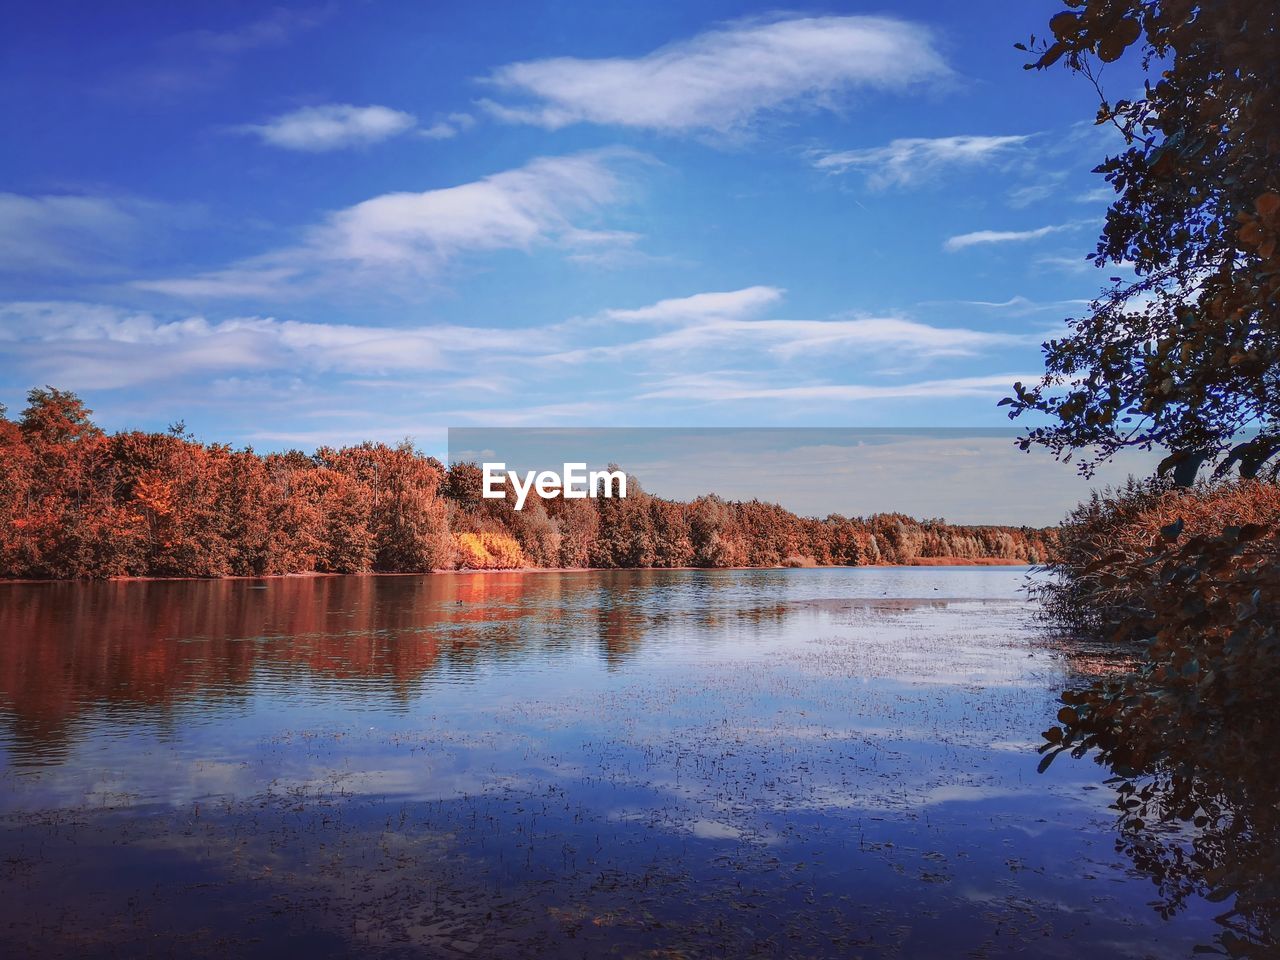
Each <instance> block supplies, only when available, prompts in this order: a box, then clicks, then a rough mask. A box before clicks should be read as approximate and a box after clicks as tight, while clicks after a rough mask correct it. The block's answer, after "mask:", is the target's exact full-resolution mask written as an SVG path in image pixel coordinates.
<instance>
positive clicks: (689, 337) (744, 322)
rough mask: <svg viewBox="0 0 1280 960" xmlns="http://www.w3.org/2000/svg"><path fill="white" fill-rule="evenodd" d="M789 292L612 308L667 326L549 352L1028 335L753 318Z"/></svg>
mask: <svg viewBox="0 0 1280 960" xmlns="http://www.w3.org/2000/svg"><path fill="white" fill-rule="evenodd" d="M782 293H783V291H782V290H780V289H778V288H777V287H767V286H757V287H747V288H744V289H742V290H734V291H728V292H722V293H701V294H695V295H694V296H691V297H682V298H678V299H671V300H661V301H659V302H657V303H655V304H652V305H650V306H647V307H640V308H638V309H626V310H606V311H604V312H603V313H602V314H600V316H599V318H596V319H597V320H599V319H604V320H612V321H621V322H624V323H628V324H640V323H647V324H651V325H655V326H661V327H664V328H667V329H664V330H662V331H661V332H659V333H656V334H654V335H652V336H647V337H641V338H638V339H633V340H627V341H623V342H621V343H613V344H603V345H596V346H586V347H577V348H574V349H571V350H566V351H563V352H560V353H554V354H551V355H549V356H547V357H545V358H543V359H545V360H548V361H554V362H557V363H583V362H593V361H600V360H609V359H620V358H623V357H636V356H639V357H642V358H643V357H649V358H653V359H657V360H660V361H661V362H664V363H665V362H669V358H670V357H672V356H681V355H695V354H696V353H697V352H699V351H715V352H716V353H717V354H718V355H723V354H725V353H729V352H742V351H748V352H755V353H759V352H764V353H767V354H770V355H772V356H773V357H775V358H777V359H781V360H791V359H794V358H796V357H799V356H822V355H825V354H829V353H830V352H831V351H847V352H850V353H852V354H854V355H861V354H865V353H870V352H893V353H898V354H900V355H902V356H905V357H909V358H910V359H911V360H912V361H913V362H918V361H921V360H931V359H937V358H940V357H967V356H974V355H976V354H978V353H981V352H983V351H985V350H991V349H996V348H999V347H1007V346H1012V345H1022V344H1025V343H1026V342H1027V339H1026V337H1025V336H1023V335H1018V334H1007V333H990V332H987V331H982V330H971V329H967V328H964V327H935V326H931V325H929V324H926V323H920V322H918V321H915V320H910V319H906V318H903V317H845V318H840V317H837V318H832V319H823V320H791V319H757V318H754V317H753V315H754V314H756V313H759V312H760V311H761V310H762V309H763V308H765V307H767V306H772V305H774V304H776V303H777V302H778V301H779V300H781V298H782ZM1037 342H1038V341H1037Z"/></svg>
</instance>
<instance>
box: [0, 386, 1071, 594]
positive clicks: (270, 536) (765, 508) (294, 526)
mask: <svg viewBox="0 0 1280 960" xmlns="http://www.w3.org/2000/svg"><path fill="white" fill-rule="evenodd" d="M28 401H29V405H28V407H27V408H26V410H24V411H23V413H22V415H21V417H20V418H19V419H18V420H16V421H15V420H11V419H8V418H7V417H6V416H5V415H4V411H3V408H0V576H3V577H10V578H13V577H31V578H53V579H72V578H104V577H118V576H196V577H223V576H267V575H272V574H284V573H309V572H320V573H361V572H366V571H379V572H421V571H429V570H448V569H457V568H465V569H511V568H518V567H735V566H780V565H782V566H831V565H858V564H875V563H889V564H904V563H918V562H928V561H929V560H931V559H932V560H938V559H942V558H955V559H959V560H965V561H974V562H982V561H987V562H991V561H1005V562H1010V563H1024V562H1032V563H1035V562H1039V561H1041V560H1042V559H1044V558H1045V557H1046V556H1047V554H1048V552H1049V548H1050V546H1051V545H1052V540H1053V537H1054V534H1053V532H1052V531H1044V530H1034V529H1028V528H1009V527H996V526H984V527H965V526H952V525H949V524H947V523H944V522H943V521H941V520H927V521H919V520H913V519H911V518H909V517H906V516H902V515H899V514H880V515H877V516H872V517H868V518H848V517H842V516H837V515H832V516H829V517H827V518H825V519H815V518H810V517H800V516H797V515H796V514H794V513H791V512H790V511H788V510H785V509H783V508H782V507H780V506H777V505H776V504H771V503H761V502H759V501H756V500H753V501H750V502H745V503H738V502H726V501H724V500H722V499H720V498H719V497H716V496H705V497H700V498H698V499H697V500H694V501H693V502H692V503H680V502H676V501H672V500H666V499H663V498H661V497H655V496H651V495H649V494H647V493H645V492H644V491H643V490H642V489H641V488H640V486H639V484H638V483H634V482H633V483H632V484H631V485H629V486H630V489H629V491H628V496H627V497H626V498H625V499H616V498H615V499H571V500H566V499H559V498H553V499H547V500H542V499H537V498H534V499H532V500H530V501H529V502H528V503H526V505H525V507H524V509H523V510H520V511H517V510H515V509H514V508H513V506H512V504H511V502H510V499H507V500H496V499H484V498H483V497H482V496H481V472H480V470H479V468H478V467H476V466H475V465H474V464H456V465H453V466H451V467H446V466H444V465H443V464H442V463H441V462H440V461H439V460H436V459H435V458H433V457H426V456H423V455H421V454H419V453H418V452H416V451H415V450H414V449H413V447H412V445H411V444H409V443H407V442H406V443H402V444H400V445H398V446H388V445H386V444H381V443H363V444H360V445H359V446H353V447H343V448H341V449H333V448H330V447H321V448H320V449H318V450H316V451H315V453H313V454H310V455H307V454H304V453H301V452H298V451H291V452H289V453H270V454H258V453H255V452H254V451H253V450H251V449H245V450H233V449H231V448H230V447H229V446H226V445H224V444H202V443H199V442H196V441H195V439H194V438H192V437H191V436H190V435H188V434H187V432H186V430H185V427H183V426H182V425H181V424H178V425H175V426H174V427H172V428H170V430H169V431H168V432H167V433H144V432H140V431H128V432H121V433H115V434H107V433H104V432H103V431H102V430H101V429H99V428H98V427H97V426H95V425H94V423H93V422H92V420H91V419H90V413H91V411H90V410H88V409H87V408H86V407H85V405H84V403H83V402H82V401H81V400H80V399H79V398H78V397H76V396H75V395H74V394H71V393H68V392H65V391H61V390H57V389H53V388H47V389H37V390H32V391H31V392H30V394H29V395H28Z"/></svg>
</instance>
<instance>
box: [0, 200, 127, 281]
mask: <svg viewBox="0 0 1280 960" xmlns="http://www.w3.org/2000/svg"><path fill="white" fill-rule="evenodd" d="M146 206H147V205H146V204H142V203H140V202H134V201H121V200H113V199H108V198H105V197H91V196H73V195H42V196H23V195H21V194H16V193H0V270H3V271H5V272H27V271H40V272H46V271H53V270H56V271H63V270H82V269H94V268H100V267H102V266H104V265H105V264H106V263H108V262H109V261H111V260H113V259H114V258H115V256H116V255H117V254H119V253H120V252H122V250H123V249H124V248H126V247H128V246H130V245H132V244H133V243H134V242H135V241H136V240H137V239H138V237H139V235H140V232H141V227H142V224H141V218H140V213H142V212H144V208H146Z"/></svg>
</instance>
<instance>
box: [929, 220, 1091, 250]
mask: <svg viewBox="0 0 1280 960" xmlns="http://www.w3.org/2000/svg"><path fill="white" fill-rule="evenodd" d="M1075 227H1076V224H1074V223H1060V224H1057V225H1054V226H1048V227H1037V228H1036V229H1034V230H975V231H973V232H972V233H962V234H959V235H957V236H954V237H948V238H947V241H946V243H944V244H943V245H942V246H943V249H945V250H947V251H949V252H951V253H954V252H956V251H957V250H965V249H967V248H969V247H977V246H984V245H986V244H992V243H1025V242H1026V241H1028V240H1039V239H1040V238H1041V237H1047V236H1049V235H1050V234H1054V233H1061V232H1062V231H1064V230H1072V229H1075Z"/></svg>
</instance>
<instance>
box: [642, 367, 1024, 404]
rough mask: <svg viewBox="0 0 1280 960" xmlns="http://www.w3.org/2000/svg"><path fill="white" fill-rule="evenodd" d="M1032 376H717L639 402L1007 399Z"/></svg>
mask: <svg viewBox="0 0 1280 960" xmlns="http://www.w3.org/2000/svg"><path fill="white" fill-rule="evenodd" d="M1035 379H1037V375H1032V374H1025V373H1024V374H1014V373H1002V374H993V375H989V376H981V377H956V378H951V379H946V380H921V381H916V382H913V383H899V384H865V383H817V384H800V385H795V386H768V385H764V384H761V383H759V382H751V381H748V380H744V379H734V378H727V377H720V376H716V375H702V374H698V375H693V376H685V377H672V378H670V379H668V380H666V381H664V382H663V383H662V384H660V385H659V386H658V387H657V388H655V389H653V390H650V391H649V392H648V393H645V394H643V395H642V396H641V397H640V399H651V400H656V399H664V400H701V401H708V402H713V403H722V402H729V401H745V400H805V401H807V400H823V401H832V402H852V401H859V400H894V399H911V398H926V399H946V398H955V397H997V396H1003V395H1006V394H1007V393H1008V392H1009V389H1010V386H1011V385H1012V384H1013V383H1014V382H1015V381H1017V380H1022V381H1024V382H1025V381H1032V380H1035Z"/></svg>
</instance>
